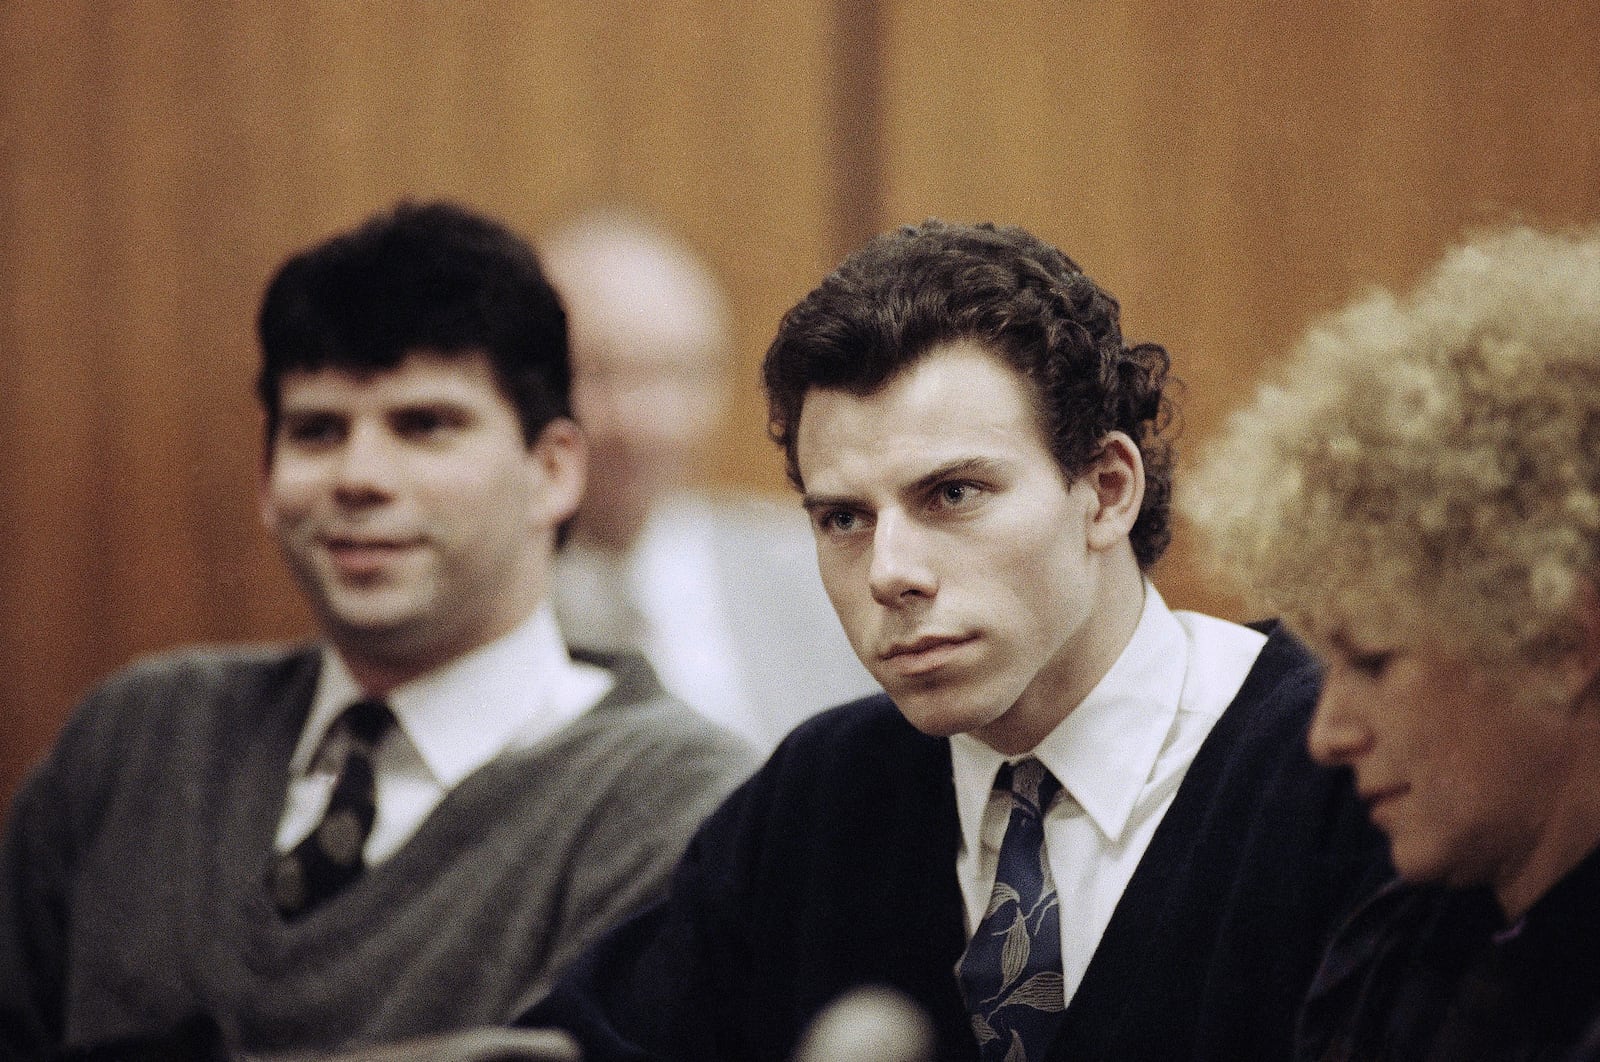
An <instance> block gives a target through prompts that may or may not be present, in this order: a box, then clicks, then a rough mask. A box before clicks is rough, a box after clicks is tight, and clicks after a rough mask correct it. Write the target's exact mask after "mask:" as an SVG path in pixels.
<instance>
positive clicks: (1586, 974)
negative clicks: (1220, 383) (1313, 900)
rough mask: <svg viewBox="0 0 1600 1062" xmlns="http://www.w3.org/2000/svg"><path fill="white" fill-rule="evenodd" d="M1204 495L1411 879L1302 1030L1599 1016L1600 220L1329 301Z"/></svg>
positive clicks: (1328, 748) (1415, 1033)
mask: <svg viewBox="0 0 1600 1062" xmlns="http://www.w3.org/2000/svg"><path fill="white" fill-rule="evenodd" d="M1192 507H1193V509H1194V510H1195V514H1196V516H1197V517H1198V518H1199V519H1200V521H1201V522H1202V523H1203V524H1205V525H1206V526H1207V527H1208V528H1209V530H1210V531H1211V532H1212V534H1213V535H1214V537H1215V542H1216V548H1217V551H1218V553H1219V555H1220V556H1221V557H1222V558H1223V560H1224V561H1225V562H1226V563H1227V566H1228V567H1229V568H1231V569H1232V570H1233V571H1234V572H1235V573H1236V574H1237V575H1238V576H1239V577H1240V579H1241V581H1242V582H1243V583H1244V584H1245V585H1246V586H1248V587H1250V588H1251V589H1253V591H1254V592H1255V594H1256V595H1257V597H1258V598H1259V599H1260V600H1261V601H1262V602H1263V603H1264V604H1267V605H1269V606H1271V607H1273V608H1275V609H1277V610H1278V611H1279V612H1280V613H1281V614H1282V615H1284V616H1285V617H1286V618H1287V619H1288V621H1289V623H1290V624H1291V625H1292V626H1293V627H1295V628H1296V629H1297V630H1298V631H1299V632H1300V633H1302V634H1303V635H1304V636H1305V637H1306V638H1307V640H1308V641H1309V642H1310V644H1311V645H1312V646H1313V647H1314V648H1315V649H1316V650H1317V651H1318V652H1319V654H1320V655H1321V656H1322V657H1323V658H1324V659H1325V660H1326V662H1327V677H1326V685H1325V689H1324V692H1323V695H1322V699H1321V702H1320V704H1319V706H1318V708H1317V711H1316V715H1315V720H1314V725H1313V726H1312V729H1311V732H1310V748H1311V752H1312V753H1313V755H1314V756H1315V757H1316V758H1317V759H1318V760H1320V761H1322V762H1323V763H1326V764H1329V765H1337V766H1341V767H1345V768H1348V769H1349V770H1350V771H1351V773H1352V774H1353V775H1354V778H1355V780H1356V784H1357V786H1358V787H1359V790H1360V793H1361V796H1362V797H1363V799H1364V800H1365V801H1366V802H1367V804H1368V807H1369V811H1370V814H1371V816H1372V820H1373V821H1374V822H1375V823H1376V824H1377V825H1378V826H1379V827H1381V828H1382V830H1383V831H1384V832H1385V833H1386V834H1387V835H1388V838H1389V844H1390V847H1391V851H1392V855H1393V860H1394V864H1395V867H1396V869H1397V870H1398V872H1399V874H1400V876H1401V878H1402V879H1403V880H1402V881H1401V882H1400V883H1397V884H1395V885H1393V886H1391V887H1390V888H1388V889H1386V890H1385V891H1384V892H1383V893H1381V894H1380V895H1379V896H1377V897H1376V898H1375V899H1374V900H1373V901H1372V902H1371V903H1369V904H1367V905H1366V906H1365V907H1364V908H1363V909H1362V910H1361V912H1360V913H1359V914H1358V915H1357V916H1356V917H1355V918H1354V919H1353V920H1352V922H1351V923H1350V924H1349V925H1348V926H1347V927H1346V928H1345V929H1344V930H1343V932H1342V933H1341V935H1340V937H1339V939H1338V940H1337V942H1336V943H1335V944H1334V945H1333V947H1332V949H1331V951H1330V952H1329V955H1328V958H1327V961H1326V963H1325V964H1324V966H1323V968H1322V970H1321V972H1320V973H1319V975H1318V977H1317V980H1316V983H1315V986H1314V988H1313V990H1312V992H1311V995H1310V998H1309V1001H1308V1005H1307V1009H1306V1014H1305V1020H1304V1023H1303V1028H1302V1035H1301V1042H1300V1056H1301V1057H1303V1058H1306V1059H1318V1060H1322V1059H1329V1060H1333V1059H1350V1060H1356V1059H1361V1060H1365V1059H1396V1060H1405V1059H1451V1060H1453V1062H1471V1060H1474V1059H1484V1060H1487V1059H1494V1060H1502V1062H1503V1060H1519V1059H1549V1058H1562V1057H1565V1056H1564V1052H1566V1051H1567V1050H1569V1049H1570V1048H1571V1047H1572V1045H1573V1044H1574V1043H1576V1042H1578V1041H1579V1040H1580V1037H1581V1034H1582V1031H1583V1028H1584V1026H1585V1025H1586V1024H1588V1023H1589V1022H1591V1021H1593V1020H1595V1019H1596V1018H1597V1017H1600V963H1597V962H1596V956H1597V955H1600V914H1597V907H1596V903H1595V898H1596V896H1600V782H1597V779H1600V591H1597V582H1600V231H1589V232H1586V233H1569V234H1562V235H1548V234H1542V233H1538V232H1535V231H1532V230H1528V229H1518V230H1513V231H1509V232H1504V233H1499V234H1495V235H1492V236H1488V237H1484V238H1482V239H1480V240H1478V241H1477V242H1475V243H1472V244H1469V245H1467V246H1464V247H1462V248H1459V249H1457V250H1455V251H1454V252H1452V253H1451V254H1450V255H1448V256H1447V257H1446V258H1445V259H1444V260H1443V262H1442V263H1441V264H1440V265H1439V266H1438V267H1437V268H1436V269H1435V270H1434V271H1433V272H1432V273H1431V274H1430V275H1429V276H1428V277H1427V278H1426V279H1425V280H1424V281H1423V283H1422V284H1421V285H1420V286H1419V287H1418V289H1417V290H1416V292H1415V293H1413V294H1411V295H1409V296H1407V297H1404V298H1400V297H1395V296H1392V295H1389V294H1377V295H1373V296H1371V297H1368V298H1365V299H1363V300H1361V301H1359V302H1357V303H1355V304H1354V305H1352V306H1351V307H1349V308H1348V309H1346V310H1344V311H1342V312H1341V313H1339V314H1336V315H1335V316H1333V317H1332V318H1330V319H1329V320H1327V321H1326V322H1324V323H1322V324H1321V325H1320V326H1319V327H1317V328H1316V329H1314V330H1313V331H1311V332H1310V333H1309V335H1308V336H1307V337H1306V338H1305V339H1304V340H1303V342H1302V343H1301V344H1300V346H1299V349H1298V351H1297V353H1296V356H1295V358H1294V359H1293V360H1292V361H1291V362H1290V363H1289V365H1288V366H1287V371H1286V372H1285V374H1284V376H1283V379H1282V381H1281V382H1279V383H1276V384H1274V385H1272V386H1270V387H1268V388H1266V389H1264V390H1263V392H1262V393H1261V395H1260V397H1259V398H1258V399H1257V400H1256V402H1255V404H1254V406H1253V407H1252V408H1250V409H1249V410H1247V411H1245V412H1243V413H1241V414H1239V415H1238V417H1237V418H1236V420H1235V421H1234V422H1233V425H1232V427H1231V430H1230V432H1229V434H1228V435H1227V437H1226V438H1225V439H1223V440H1222V442H1221V443H1220V444H1219V445H1218V447H1217V449H1216V450H1215V451H1214V452H1213V453H1212V454H1211V456H1210V460H1209V463H1208V464H1207V466H1206V467H1205V468H1204V469H1203V470H1202V474H1201V477H1200V480H1199V482H1198V485H1197V488H1196V490H1195V492H1194V502H1193V506H1192ZM1592 1043H1600V1039H1596V1040H1594V1041H1592Z"/></svg>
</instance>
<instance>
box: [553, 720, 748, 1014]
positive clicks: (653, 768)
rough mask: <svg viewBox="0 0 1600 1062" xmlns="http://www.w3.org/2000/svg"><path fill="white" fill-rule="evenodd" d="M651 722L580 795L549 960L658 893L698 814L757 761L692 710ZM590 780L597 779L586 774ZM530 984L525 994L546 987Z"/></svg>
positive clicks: (560, 963) (568, 953)
mask: <svg viewBox="0 0 1600 1062" xmlns="http://www.w3.org/2000/svg"><path fill="white" fill-rule="evenodd" d="M651 718H652V720H653V721H654V723H655V725H654V726H653V727H652V732H651V733H649V734H648V735H643V736H642V739H641V740H639V741H637V742H629V743H627V744H626V745H622V746H619V747H617V748H615V749H614V751H613V753H612V755H611V756H610V757H609V761H610V762H608V763H607V764H606V769H607V772H608V773H607V776H606V779H607V781H606V784H605V785H604V786H603V790H604V791H603V792H600V793H593V794H591V795H590V796H589V797H588V798H587V799H586V804H587V808H588V812H587V815H586V821H585V824H584V828H583V830H582V837H583V839H582V843H581V845H580V846H579V847H578V848H577V849H576V850H574V851H573V852H571V853H570V854H569V855H568V856H567V861H568V864H569V867H570V871H569V874H568V884H567V889H566V895H565V896H564V898H563V902H562V905H561V910H560V912H559V914H558V916H557V917H558V919H559V927H558V929H557V931H556V932H555V934H554V943H553V946H552V952H551V955H550V961H549V962H548V964H547V968H548V969H549V970H551V971H556V972H559V971H561V970H563V969H565V968H566V967H567V966H568V965H569V964H570V963H571V962H572V961H573V960H574V959H575V958H576V957H577V956H578V955H579V954H580V953H581V952H582V951H583V950H584V949H585V948H587V947H588V946H589V945H590V944H592V943H593V942H594V940H595V939H596V938H597V937H598V936H600V934H601V933H602V932H603V931H604V930H606V929H608V928H610V927H612V926H615V925H617V924H618V923H619V922H621V921H622V920H623V919H624V918H626V917H627V916H629V915H631V914H633V913H635V912H637V911H639V910H640V909H641V908H643V907H644V906H645V905H647V904H649V903H651V902H653V901H655V900H657V899H659V898H660V897H661V896H662V895H663V894H664V893H666V891H667V887H668V880H669V878H670V877H671V875H672V871H673V868H674V866H675V865H676V864H677V863H678V861H679V859H680V857H681V856H682V855H683V853H684V849H685V847H686V846H687V845H688V843H689V840H690V838H691V837H692V836H693V835H694V833H695V830H696V829H697V828H698V827H699V826H700V824H701V823H702V821H704V820H705V818H706V817H707V816H708V815H710V814H711V813H712V812H713V811H714V810H715V809H716V807H717V805H718V804H720V803H721V802H722V800H723V799H724V798H725V797H726V796H727V795H728V793H730V792H731V791H732V790H733V789H734V787H736V786H737V785H739V783H741V782H743V781H744V780H745V779H746V778H747V777H748V776H749V775H750V772H751V771H752V770H753V769H754V768H755V763H756V761H755V753H754V751H753V750H751V749H750V748H749V747H748V746H747V745H745V744H744V743H743V742H742V741H740V740H738V739H737V738H734V737H733V736H731V735H729V734H726V733H724V732H722V731H720V730H715V729H713V728H711V727H709V726H707V725H704V724H703V723H701V722H700V721H699V720H698V718H697V717H696V718H693V719H690V720H689V722H690V725H688V726H685V727H681V728H679V729H675V730H674V729H669V727H670V726H671V721H672V720H674V719H675V718H677V717H676V716H671V715H656V716H653V717H651ZM589 781H590V782H591V784H593V783H594V782H596V781H597V779H594V778H591V779H589ZM547 987H548V986H547V985H538V986H535V988H534V990H533V991H532V992H530V993H529V995H528V999H530V1000H531V999H533V998H537V996H539V995H542V994H543V992H544V991H545V989H546V988H547Z"/></svg>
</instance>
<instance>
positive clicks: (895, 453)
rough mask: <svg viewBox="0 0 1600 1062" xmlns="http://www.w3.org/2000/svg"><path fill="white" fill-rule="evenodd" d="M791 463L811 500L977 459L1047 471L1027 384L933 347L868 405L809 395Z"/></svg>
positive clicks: (981, 353) (999, 366)
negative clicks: (1039, 464)
mask: <svg viewBox="0 0 1600 1062" xmlns="http://www.w3.org/2000/svg"><path fill="white" fill-rule="evenodd" d="M795 457H796V461H797V463H798V465H799V469H800V475H801V478H802V480H803V481H804V483H805V486H806V490H807V491H808V492H813V491H822V492H829V493H831V492H836V491H837V492H847V491H850V490H853V489H857V488H860V487H864V486H867V485H868V484H876V483H885V484H889V485H892V484H895V483H897V482H899V481H905V482H909V481H912V480H915V479H917V478H918V477H920V476H921V475H923V474H925V473H926V472H927V471H929V470H931V469H935V468H939V467H942V466H944V465H947V464H951V463H953V462H959V461H966V460H971V459H974V458H982V459H990V460H996V461H1041V460H1042V461H1048V462H1050V463H1052V464H1054V461H1055V459H1054V457H1053V456H1052V455H1051V453H1050V449H1049V446H1048V445H1047V443H1046V440H1045V436H1044V432H1043V430H1042V429H1041V427H1040V424H1039V417H1038V415H1037V413H1036V411H1035V405H1034V401H1033V395H1032V392H1031V390H1030V389H1029V387H1028V385H1027V383H1026V382H1025V381H1024V380H1023V379H1022V378H1021V377H1020V376H1019V375H1018V374H1017V373H1016V371H1015V370H1013V369H1012V368H1011V367H1010V366H1008V365H1007V364H1006V363H1005V362H1004V361H1002V360H1001V359H1000V358H998V357H997V356H995V355H993V354H991V353H989V352H988V351H986V350H984V349H983V348H982V347H981V346H979V345H977V344H976V343H973V342H970V341H960V342H956V343H951V344H946V345H944V346H940V347H936V348H934V349H933V350H931V351H929V352H928V353H927V354H925V355H923V356H922V357H921V358H919V359H918V360H917V361H915V362H913V363H912V364H911V366H910V367H909V368H907V369H906V370H904V371H903V372H901V373H900V374H899V375H898V376H895V377H894V378H892V379H891V380H890V381H889V382H888V383H887V384H885V385H884V386H883V387H881V388H879V389H878V390H877V391H874V392H873V393H871V394H868V395H855V394H850V393H849V392H846V391H837V390H825V389H818V390H813V391H811V392H809V393H808V394H807V395H806V398H805V402H804V404H803V406H802V407H801V412H800V425H799V429H798V431H797V432H796V435H795Z"/></svg>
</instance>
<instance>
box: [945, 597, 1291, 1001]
mask: <svg viewBox="0 0 1600 1062" xmlns="http://www.w3.org/2000/svg"><path fill="white" fill-rule="evenodd" d="M1264 644H1266V637H1265V636H1264V635H1261V634H1259V633H1257V632H1256V631H1253V630H1251V629H1250V628H1248V627H1242V626H1239V625H1238V624H1234V623H1229V622H1227V621H1225V620H1220V619H1216V618H1214V617H1211V616H1203V615H1200V614H1199V613H1194V612H1173V611H1171V610H1170V609H1168V608H1167V605H1166V603H1165V602H1164V601H1163V600H1162V599H1161V595H1160V594H1159V593H1158V592H1157V591H1156V588H1155V587H1154V586H1152V585H1150V584H1149V583H1146V584H1145V595H1144V610H1143V612H1142V614H1141V615H1140V618H1139V625H1138V627H1137V628H1136V629H1135V630H1134V632H1133V637H1132V638H1131V639H1130V640H1129V642H1128V645H1127V647H1126V648H1125V649H1124V650H1123V651H1122V655H1121V656H1119V657H1118V658H1117V661H1116V663H1114V664H1113V665H1112V666H1111V670H1110V671H1108V672H1106V674H1105V677H1104V678H1102V679H1101V680H1100V682H1099V684H1098V685H1096V686H1095V688H1094V689H1093V690H1091V691H1090V693H1089V695H1088V696H1087V697H1085V698H1084V699H1083V702H1082V703H1081V704H1079V705H1078V706H1077V707H1076V708H1074V709H1073V710H1072V711H1071V712H1069V713H1068V714H1067V717H1066V718H1065V719H1063V720H1062V721H1061V723H1060V724H1059V725H1058V726H1057V727H1056V728H1055V729H1054V730H1052V731H1051V732H1050V733H1049V735H1047V736H1046V737H1045V739H1044V740H1043V741H1041V742H1040V743H1039V745H1038V747H1037V748H1035V749H1034V750H1033V751H1032V752H1031V753H1028V754H1027V755H1032V756H1036V757H1038V759H1039V760H1040V761H1041V762H1042V763H1043V764H1044V765H1045V766H1046V767H1048V768H1049V769H1050V772H1051V773H1052V774H1054V775H1055V776H1056V779H1057V780H1058V781H1060V782H1061V785H1062V790H1063V791H1062V795H1061V797H1060V799H1058V800H1057V801H1056V802H1055V805H1054V806H1053V808H1052V809H1051V810H1050V812H1049V813H1048V814H1047V815H1046V816H1045V827H1044V831H1045V850H1046V853H1047V855H1048V857H1049V861H1050V873H1051V874H1052V876H1053V877H1054V878H1055V885H1056V893H1057V895H1058V897H1059V898H1060V903H1061V918H1060V923H1061V969H1062V972H1063V973H1064V974H1065V987H1066V1002H1069V1003H1070V1002H1071V1000H1072V997H1073V995H1074V993H1076V992H1077V989H1078V985H1079V984H1081V983H1082V981H1083V975H1084V971H1085V970H1087V969H1088V966H1089V960H1090V959H1091V958H1092V957H1093V956H1094V952H1095V949H1096V948H1097V947H1099V944H1100V938H1101V936H1102V935H1104V933H1105V929H1106V924H1107V923H1108V922H1110V920H1111V913H1112V911H1113V910H1114V909H1115V908H1116V905H1117V901H1118V900H1120V899H1121V898H1122V893H1123V890H1124V889H1125V888H1127V885H1128V881H1129V879H1130V878H1132V877H1133V872H1134V868H1135V867H1137V866H1138V865H1139V859H1140V858H1141V857H1142V856H1143V855H1144V851H1145V848H1146V847H1147V846H1148V845H1149V844H1150V838H1151V836H1152V835H1153V834H1154V833H1155V830H1156V827H1157V826H1158V825H1159V824H1160V822H1161V819H1162V817H1163V816H1164V815H1165V814H1166V813H1167V809H1168V808H1169V807H1170V806H1171V805H1172V798H1173V796H1174V795H1175V794H1176V793H1177V791H1178V786H1179V784H1180V783H1182V781H1183V777H1184V774H1185V773H1186V772H1187V771H1188V769H1189V764H1190V763H1192V762H1193V760H1194V757H1195V753H1196V752H1198V751H1199V749H1200V745H1201V743H1202V742H1203V741H1205V739H1206V735H1207V734H1209V733H1210V732H1211V727H1212V725H1213V724H1214V723H1216V721H1217V719H1218V718H1219V717H1220V716H1221V715H1222V712H1223V710H1224V709H1225V708H1227V706H1228V704H1229V703H1230V702H1231V701H1232V700H1233V698H1234V696H1235V695H1236V694H1237V693H1238V692H1239V688H1240V687H1241V686H1242V685H1243V684H1244V679H1245V676H1246V675H1247V674H1248V673H1249V671H1250V667H1251V665H1253V664H1254V663H1255V659H1256V657H1257V656H1258V655H1260V652H1261V647H1262V646H1263V645H1264ZM950 750H951V761H952V767H953V773H954V776H955V790H956V807H957V811H958V814H959V815H960V818H961V838H962V845H961V851H960V853H959V854H958V856H957V859H956V875H957V878H958V879H959V881H960V883H961V893H962V897H963V899H964V900H965V901H966V914H967V934H968V936H971V934H972V933H973V932H974V931H975V930H976V927H977V925H978V923H979V922H980V921H981V920H982V918H983V912H984V910H985V909H986V908H987V906H988V903H989V894H990V892H991V891H992V890H993V888H994V879H995V873H996V864H997V863H998V861H999V855H1000V844H1001V841H1002V839H1003V838H1004V837H1005V831H1006V823H1007V822H1008V821H1009V819H1010V810H1011V798H1010V795H1009V794H1006V793H995V792H993V786H994V779H995V773H996V772H997V771H998V770H999V768H1000V764H1001V763H1002V762H1005V761H1006V760H1008V759H1009V760H1010V761H1011V762H1016V761H1017V760H1020V759H1024V758H1026V757H1025V756H1012V757H1005V756H1002V755H1001V754H1000V753H998V752H996V751H995V750H994V749H992V748H990V747H989V746H988V745H985V744H984V743H983V742H982V741H979V740H978V739H977V738H974V737H972V736H970V735H967V734H958V735H956V736H955V737H953V738H952V739H951V742H950Z"/></svg>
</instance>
